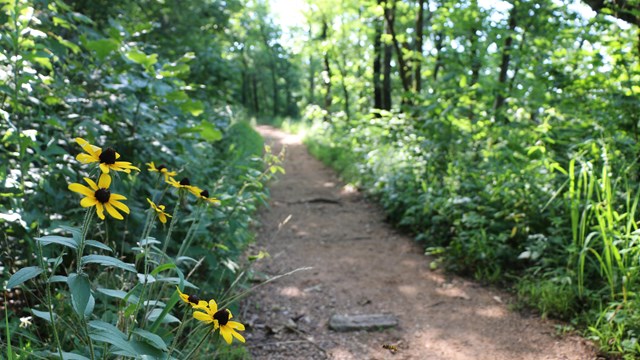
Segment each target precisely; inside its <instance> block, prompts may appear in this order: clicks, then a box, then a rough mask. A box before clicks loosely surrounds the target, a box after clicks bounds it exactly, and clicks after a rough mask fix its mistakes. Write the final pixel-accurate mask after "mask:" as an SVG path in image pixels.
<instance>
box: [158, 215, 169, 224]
mask: <svg viewBox="0 0 640 360" xmlns="http://www.w3.org/2000/svg"><path fill="white" fill-rule="evenodd" d="M158 219H160V222H161V223H163V224H166V223H167V217H166V216H165V215H164V213H162V212H161V213H159V214H158Z"/></svg>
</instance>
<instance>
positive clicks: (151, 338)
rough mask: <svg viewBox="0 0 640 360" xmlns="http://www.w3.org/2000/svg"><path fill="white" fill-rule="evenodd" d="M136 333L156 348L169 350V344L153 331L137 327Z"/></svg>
mask: <svg viewBox="0 0 640 360" xmlns="http://www.w3.org/2000/svg"><path fill="white" fill-rule="evenodd" d="M133 333H134V334H136V335H138V336H140V337H141V338H143V339H145V340H147V342H148V343H149V344H151V345H153V346H154V347H155V348H156V349H159V350H163V351H168V350H169V349H168V348H167V344H166V343H165V342H164V340H162V338H161V337H160V336H158V335H156V334H154V333H152V332H149V331H147V330H143V329H135V330H134V331H133Z"/></svg>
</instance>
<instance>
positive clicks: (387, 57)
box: [382, 45, 392, 110]
mask: <svg viewBox="0 0 640 360" xmlns="http://www.w3.org/2000/svg"><path fill="white" fill-rule="evenodd" d="M391 55H392V52H391V46H390V45H384V57H383V59H382V74H383V75H384V78H383V80H382V109H383V110H391Z"/></svg>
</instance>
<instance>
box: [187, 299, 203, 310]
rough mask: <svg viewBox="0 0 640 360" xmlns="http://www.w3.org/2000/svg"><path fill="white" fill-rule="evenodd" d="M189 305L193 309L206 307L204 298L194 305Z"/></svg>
mask: <svg viewBox="0 0 640 360" xmlns="http://www.w3.org/2000/svg"><path fill="white" fill-rule="evenodd" d="M191 307H193V308H194V309H206V308H207V302H206V301H204V300H200V301H198V303H197V304H196V305H193V304H191Z"/></svg>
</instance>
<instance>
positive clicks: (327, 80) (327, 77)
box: [322, 18, 333, 121]
mask: <svg viewBox="0 0 640 360" xmlns="http://www.w3.org/2000/svg"><path fill="white" fill-rule="evenodd" d="M328 31H329V25H328V24H327V20H326V19H325V18H323V19H322V40H326V39H327V36H328V34H327V33H328ZM323 78H324V86H325V95H324V109H325V110H326V112H327V115H326V116H325V121H329V113H330V112H331V103H332V100H333V99H332V96H331V64H330V63H329V50H325V52H324V76H323Z"/></svg>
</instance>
